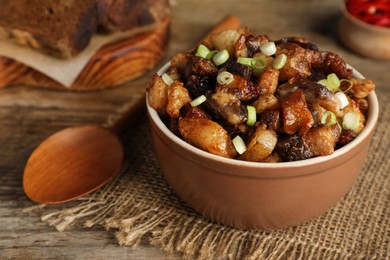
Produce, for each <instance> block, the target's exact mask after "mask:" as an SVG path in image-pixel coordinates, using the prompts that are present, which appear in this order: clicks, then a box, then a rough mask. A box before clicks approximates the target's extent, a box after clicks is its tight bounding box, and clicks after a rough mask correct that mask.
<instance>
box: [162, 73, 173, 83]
mask: <svg viewBox="0 0 390 260" xmlns="http://www.w3.org/2000/svg"><path fill="white" fill-rule="evenodd" d="M161 78H162V80H163V81H164V83H165V84H167V85H168V86H170V85H172V83H173V79H172V78H171V77H170V76H169V75H168V74H167V73H164V74H162V75H161Z"/></svg>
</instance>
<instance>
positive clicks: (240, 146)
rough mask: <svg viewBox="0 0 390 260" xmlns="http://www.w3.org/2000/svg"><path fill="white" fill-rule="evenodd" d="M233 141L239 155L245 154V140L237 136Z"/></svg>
mask: <svg viewBox="0 0 390 260" xmlns="http://www.w3.org/2000/svg"><path fill="white" fill-rule="evenodd" d="M232 141H233V145H234V148H236V151H237V152H238V153H239V154H243V153H245V151H246V145H245V143H244V140H242V138H241V136H239V135H237V136H236V137H234V139H233V140H232Z"/></svg>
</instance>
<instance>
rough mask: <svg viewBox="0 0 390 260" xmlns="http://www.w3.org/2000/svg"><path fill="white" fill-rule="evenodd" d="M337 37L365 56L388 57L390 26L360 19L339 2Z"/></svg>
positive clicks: (389, 51) (389, 50) (389, 55)
mask: <svg viewBox="0 0 390 260" xmlns="http://www.w3.org/2000/svg"><path fill="white" fill-rule="evenodd" d="M340 9H341V19H340V22H339V31H338V32H339V38H340V40H341V41H342V42H343V43H344V44H345V45H346V46H347V47H348V48H350V49H351V50H352V51H354V52H356V53H358V54H360V55H362V56H366V57H370V58H378V59H390V28H387V27H382V26H376V25H372V24H369V23H365V22H363V21H360V20H359V19H357V18H356V17H354V16H352V15H351V14H350V13H349V12H348V10H347V8H346V4H345V1H342V2H341V5H340Z"/></svg>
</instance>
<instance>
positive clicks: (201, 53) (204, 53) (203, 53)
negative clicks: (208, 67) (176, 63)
mask: <svg viewBox="0 0 390 260" xmlns="http://www.w3.org/2000/svg"><path fill="white" fill-rule="evenodd" d="M209 54H210V50H209V48H207V47H206V46H205V45H203V44H200V45H199V46H198V48H197V49H196V54H195V55H196V56H198V57H202V58H204V59H208V58H207V57H208V56H209Z"/></svg>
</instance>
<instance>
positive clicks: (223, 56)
mask: <svg viewBox="0 0 390 260" xmlns="http://www.w3.org/2000/svg"><path fill="white" fill-rule="evenodd" d="M228 59H229V52H228V51H227V50H226V49H225V50H222V51H219V52H217V53H216V54H215V55H214V56H213V61H214V63H215V65H217V66H219V65H222V64H224V63H225V62H226V61H227V60H228Z"/></svg>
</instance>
